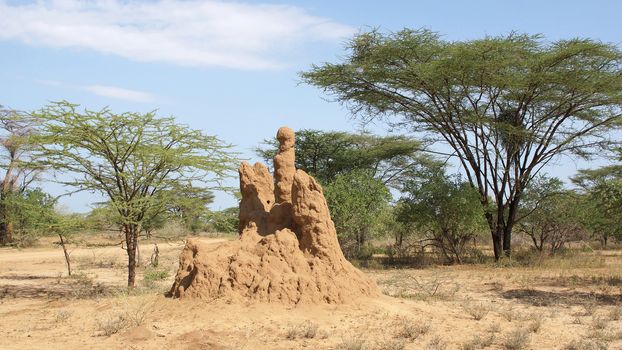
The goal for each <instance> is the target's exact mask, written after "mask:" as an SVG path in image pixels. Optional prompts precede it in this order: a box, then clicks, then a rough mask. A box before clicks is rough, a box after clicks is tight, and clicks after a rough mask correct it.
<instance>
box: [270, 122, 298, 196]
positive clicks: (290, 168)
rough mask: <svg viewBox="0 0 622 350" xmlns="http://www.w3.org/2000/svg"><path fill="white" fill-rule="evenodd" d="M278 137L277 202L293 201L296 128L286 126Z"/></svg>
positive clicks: (275, 167) (275, 169)
mask: <svg viewBox="0 0 622 350" xmlns="http://www.w3.org/2000/svg"><path fill="white" fill-rule="evenodd" d="M276 139H277V140H279V152H278V153H277V155H276V156H275V157H274V177H275V180H276V188H275V192H274V197H275V198H276V202H277V203H291V202H292V184H293V183H294V175H295V174H296V151H295V149H294V146H295V143H296V135H295V134H294V130H292V129H290V128H288V127H286V126H284V127H282V128H280V129H279V131H278V132H277V133H276Z"/></svg>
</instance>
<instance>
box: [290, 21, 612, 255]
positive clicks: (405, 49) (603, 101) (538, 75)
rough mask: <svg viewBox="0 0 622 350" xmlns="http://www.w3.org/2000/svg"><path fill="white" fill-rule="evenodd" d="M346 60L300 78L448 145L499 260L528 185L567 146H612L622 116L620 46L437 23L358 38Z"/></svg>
mask: <svg viewBox="0 0 622 350" xmlns="http://www.w3.org/2000/svg"><path fill="white" fill-rule="evenodd" d="M348 49H349V53H348V55H347V56H346V57H345V59H344V62H342V63H336V64H333V63H326V64H323V65H321V66H315V65H314V66H313V67H312V69H311V70H310V71H308V72H304V73H302V79H303V80H304V81H305V82H307V83H309V84H312V85H315V86H318V87H320V88H322V89H323V90H324V91H326V92H328V93H330V94H331V95H332V96H334V97H335V98H336V99H337V100H338V101H340V102H342V103H344V104H346V106H348V107H349V108H350V109H351V111H352V113H353V114H354V115H357V116H359V117H361V118H363V119H366V120H373V119H376V118H383V119H385V120H386V121H387V122H388V123H389V124H390V125H391V126H393V127H395V128H400V129H401V130H410V131H412V132H413V133H415V134H424V136H427V137H430V139H431V140H432V141H436V142H437V143H438V144H444V145H445V146H444V147H449V149H450V150H451V153H452V156H455V157H456V158H457V160H458V162H459V164H460V165H461V169H462V171H463V172H464V173H465V175H466V177H467V179H468V181H469V183H470V184H471V186H473V187H474V188H476V189H477V190H478V192H479V197H480V201H481V203H482V204H483V205H484V207H485V208H490V207H492V208H494V209H493V210H488V211H486V213H485V218H486V221H487V223H488V226H489V229H490V232H491V235H492V240H493V247H494V253H495V258H496V259H499V258H500V257H501V256H502V255H503V253H504V252H505V254H509V253H510V251H511V238H512V229H513V227H514V225H515V223H516V219H517V211H518V208H519V205H520V200H521V196H522V193H523V190H524V189H525V188H526V187H527V186H528V185H529V182H530V181H531V179H532V178H533V177H534V176H535V175H536V174H537V173H538V172H539V171H540V170H541V169H542V167H543V166H545V165H546V164H548V163H549V162H551V161H552V160H554V159H556V158H557V157H558V156H560V155H578V156H583V157H587V156H589V155H590V153H591V152H592V151H594V150H595V148H596V147H599V146H606V145H609V144H610V143H611V142H612V140H611V139H610V138H611V137H612V136H613V135H615V133H612V132H610V130H611V129H614V128H618V127H619V125H620V119H621V105H622V65H621V63H622V54H621V53H620V51H619V50H618V49H617V48H616V47H615V46H613V45H608V44H604V43H601V42H597V41H594V40H589V39H572V40H560V41H557V42H553V43H546V42H544V41H543V40H542V39H541V38H540V37H538V36H528V35H517V34H515V33H512V34H510V35H507V36H502V37H487V38H484V39H480V40H472V41H463V42H460V41H457V42H449V41H444V40H441V39H440V37H439V35H438V34H436V33H433V32H431V31H427V30H410V29H405V30H402V31H400V32H397V33H391V34H382V33H379V32H377V31H372V32H368V33H363V34H360V35H357V36H356V37H354V39H352V40H351V41H350V43H349V45H348Z"/></svg>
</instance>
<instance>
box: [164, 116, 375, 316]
mask: <svg viewBox="0 0 622 350" xmlns="http://www.w3.org/2000/svg"><path fill="white" fill-rule="evenodd" d="M277 139H278V140H279V144H280V145H279V152H278V154H277V155H276V156H275V157H274V177H275V178H276V183H274V182H273V179H272V176H271V175H270V173H269V172H268V169H267V167H266V166H265V165H263V164H260V163H256V164H255V165H253V166H251V165H250V164H248V163H246V162H243V163H242V165H241V166H240V170H239V172H240V192H241V194H242V199H241V201H240V226H239V229H240V239H239V240H237V241H233V242H226V243H222V244H219V245H210V244H206V243H203V242H200V241H198V240H196V239H188V242H187V243H186V246H185V247H184V249H183V251H182V252H181V255H180V258H179V270H178V271H177V275H176V277H175V282H174V284H173V286H172V288H171V290H170V292H169V293H168V294H169V296H172V297H178V298H186V297H189V298H205V299H215V298H226V299H228V300H249V299H250V300H257V301H267V302H282V303H289V304H291V303H293V304H297V303H342V302H346V301H350V300H352V299H354V298H357V297H361V296H370V295H377V294H378V291H377V287H376V284H375V283H374V282H373V281H372V280H371V279H369V278H368V277H367V276H366V275H365V274H363V273H362V272H361V271H359V270H357V269H356V268H355V267H354V266H352V264H350V263H349V262H348V261H347V260H346V259H345V258H344V256H343V253H342V251H341V248H340V247H339V242H338V241H337V233H336V231H335V225H334V224H333V221H332V220H331V218H330V214H329V211H328V206H327V204H326V199H325V198H324V194H323V192H322V187H321V186H320V185H319V184H318V183H317V182H316V181H315V180H314V179H313V178H312V177H311V176H309V175H307V174H306V173H305V172H304V171H302V170H296V168H295V160H296V159H295V153H294V152H295V151H294V145H295V144H294V141H295V135H294V132H293V131H292V130H291V129H289V128H287V127H282V128H280V129H279V131H278V133H277Z"/></svg>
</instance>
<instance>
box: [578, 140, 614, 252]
mask: <svg viewBox="0 0 622 350" xmlns="http://www.w3.org/2000/svg"><path fill="white" fill-rule="evenodd" d="M617 152H618V160H620V159H622V150H617ZM572 181H573V182H574V183H575V184H577V185H579V186H581V188H582V189H583V191H584V194H585V196H586V197H587V200H588V207H589V212H590V215H589V216H587V217H586V218H585V224H586V225H587V226H588V227H589V228H590V229H591V230H592V231H593V232H594V234H595V235H596V236H597V238H598V239H599V240H600V241H601V243H602V245H603V246H606V245H607V243H608V241H609V238H610V237H615V238H616V239H618V240H620V239H622V165H620V164H612V165H608V166H604V167H601V168H598V169H586V170H580V171H579V174H578V175H577V176H575V177H574V178H573V179H572Z"/></svg>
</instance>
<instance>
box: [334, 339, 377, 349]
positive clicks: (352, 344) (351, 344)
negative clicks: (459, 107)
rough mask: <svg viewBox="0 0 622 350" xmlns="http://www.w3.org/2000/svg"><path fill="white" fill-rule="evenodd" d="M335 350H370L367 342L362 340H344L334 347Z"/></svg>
mask: <svg viewBox="0 0 622 350" xmlns="http://www.w3.org/2000/svg"><path fill="white" fill-rule="evenodd" d="M335 350H370V349H369V346H368V344H367V341H366V340H365V339H362V338H350V339H344V340H343V341H341V342H340V343H339V344H337V346H336V347H335Z"/></svg>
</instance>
